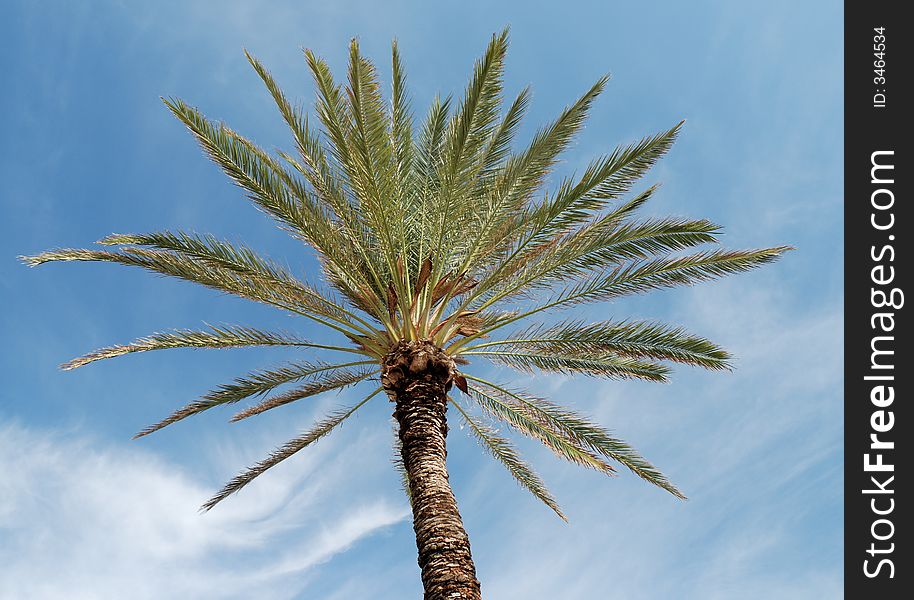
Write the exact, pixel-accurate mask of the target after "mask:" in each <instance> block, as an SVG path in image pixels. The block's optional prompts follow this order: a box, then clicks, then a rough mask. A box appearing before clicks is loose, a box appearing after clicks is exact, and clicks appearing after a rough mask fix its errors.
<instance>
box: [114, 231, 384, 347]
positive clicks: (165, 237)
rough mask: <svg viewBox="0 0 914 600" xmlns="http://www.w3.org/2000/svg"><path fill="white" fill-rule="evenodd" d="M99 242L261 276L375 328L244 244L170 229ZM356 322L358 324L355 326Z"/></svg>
mask: <svg viewBox="0 0 914 600" xmlns="http://www.w3.org/2000/svg"><path fill="white" fill-rule="evenodd" d="M99 243H100V244H103V245H107V246H113V245H121V246H124V245H134V246H146V247H151V248H154V249H157V250H163V251H168V252H174V253H177V254H179V255H181V256H184V257H187V258H190V259H197V260H199V261H201V262H202V263H203V264H206V265H211V266H212V267H213V268H215V269H228V270H230V271H233V272H235V273H237V274H239V275H241V276H242V277H248V278H253V279H261V280H262V281H263V282H264V283H266V284H269V285H270V286H271V287H273V288H274V289H276V290H278V291H281V292H282V294H283V295H285V296H288V297H289V298H295V299H296V303H297V304H298V305H299V306H300V307H301V308H303V309H305V310H307V311H309V312H312V313H314V314H315V315H319V316H322V317H325V318H328V319H332V320H334V321H335V322H337V323H339V324H341V325H345V326H347V327H350V328H353V329H356V330H357V331H359V332H360V333H362V334H364V335H372V334H373V333H375V330H374V329H373V328H372V326H371V325H370V324H369V323H367V322H366V321H365V320H363V319H362V318H360V317H359V316H358V315H356V314H354V313H353V312H352V311H350V310H348V309H347V308H345V307H344V306H343V304H342V302H340V301H339V300H336V299H334V298H332V297H331V296H330V295H329V294H328V293H327V292H325V291H322V290H318V289H316V288H314V287H312V286H310V285H308V284H306V283H305V282H303V281H300V280H299V279H297V278H295V277H294V276H293V275H292V274H291V273H289V272H288V271H287V270H286V269H284V268H282V267H280V266H279V265H277V264H275V263H273V262H271V261H270V260H268V259H266V258H263V257H261V256H259V255H258V254H257V253H256V252H254V251H253V250H251V249H250V248H248V247H246V246H236V245H232V244H230V243H228V242H226V241H222V240H218V239H216V238H215V237H213V236H211V235H198V234H191V233H185V232H178V233H172V232H169V231H164V232H157V233H146V234H114V235H110V236H108V237H106V238H104V239H102V240H100V241H99ZM356 323H358V325H356Z"/></svg>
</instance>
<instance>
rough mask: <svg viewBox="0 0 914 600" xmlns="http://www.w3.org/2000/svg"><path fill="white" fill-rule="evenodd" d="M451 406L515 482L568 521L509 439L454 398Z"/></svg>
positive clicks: (451, 399) (543, 484) (480, 443)
mask: <svg viewBox="0 0 914 600" xmlns="http://www.w3.org/2000/svg"><path fill="white" fill-rule="evenodd" d="M448 399H449V400H450V401H451V404H453V405H454V407H455V408H456V409H457V410H458V411H459V412H460V415H461V416H462V417H463V420H464V422H466V424H467V426H468V427H469V428H470V431H471V432H472V433H473V437H475V438H476V441H477V442H479V445H480V446H482V447H483V448H485V449H486V451H487V452H488V453H489V454H490V455H491V456H492V458H495V459H497V460H498V461H499V462H500V463H502V464H503V465H504V466H505V468H506V469H508V472H509V473H511V475H512V476H513V477H514V479H515V480H517V482H518V483H519V484H520V485H521V487H523V488H525V489H526V490H527V491H528V492H530V493H531V494H533V495H534V496H536V497H537V498H539V499H540V500H541V501H542V502H543V503H544V504H545V505H546V506H548V507H549V508H551V509H552V510H553V511H555V514H557V515H558V516H559V518H561V519H562V520H563V521H568V519H567V518H566V517H565V515H564V514H562V509H561V508H559V505H558V503H557V502H556V500H555V498H554V497H553V496H552V493H551V492H550V491H549V490H548V489H547V488H546V484H545V483H543V480H542V479H540V477H539V475H537V474H536V472H535V471H533V469H531V468H530V466H529V465H528V464H527V463H526V462H524V460H523V459H522V458H521V457H520V454H518V452H517V449H516V448H515V447H514V446H513V445H512V444H511V442H509V441H508V440H507V439H505V438H503V437H501V436H499V435H498V434H497V433H496V432H495V431H494V430H493V429H492V428H491V427H488V426H486V425H484V424H483V423H480V422H478V421H477V420H475V419H474V418H473V417H472V416H471V415H470V414H469V413H467V411H465V410H464V409H463V407H462V406H460V404H458V403H457V402H456V401H455V400H454V399H453V398H448Z"/></svg>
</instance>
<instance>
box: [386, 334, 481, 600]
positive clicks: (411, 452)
mask: <svg viewBox="0 0 914 600" xmlns="http://www.w3.org/2000/svg"><path fill="white" fill-rule="evenodd" d="M454 372H455V370H454V362H453V361H452V360H451V359H450V357H448V356H447V355H446V354H445V353H444V352H442V351H441V350H440V349H439V348H437V347H435V346H434V344H432V343H431V342H427V341H419V342H401V343H400V344H399V345H398V346H397V347H396V348H394V350H392V351H391V352H390V354H388V355H387V357H386V358H385V361H384V366H383V368H382V372H381V382H382V384H383V385H384V388H385V390H386V391H387V393H388V396H389V397H390V399H391V400H392V401H393V402H394V403H395V404H396V408H395V410H394V418H395V419H396V420H397V423H398V424H399V436H400V443H401V453H402V457H403V464H404V466H405V468H406V473H407V476H408V479H409V491H410V500H411V503H412V509H413V529H414V530H415V532H416V546H417V547H418V549H419V567H420V568H421V569H422V584H423V586H424V588H425V596H424V597H425V600H454V599H457V598H459V599H468V600H479V599H480V598H481V596H480V591H479V581H478V580H477V579H476V567H475V566H474V565H473V558H472V556H471V555H470V540H469V538H468V537H467V533H466V531H465V530H464V528H463V521H462V520H461V519H460V513H459V512H458V511H457V501H456V500H455V499H454V493H453V492H452V491H451V486H450V484H449V483H448V474H447V464H446V461H445V459H446V457H447V449H446V446H445V438H446V437H447V420H446V416H445V411H446V409H447V392H448V390H449V389H450V387H451V381H452V378H453V375H454Z"/></svg>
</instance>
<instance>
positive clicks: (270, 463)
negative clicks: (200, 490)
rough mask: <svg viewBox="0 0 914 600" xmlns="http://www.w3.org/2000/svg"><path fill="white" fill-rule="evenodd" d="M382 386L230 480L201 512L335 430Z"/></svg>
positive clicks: (322, 420) (332, 414)
mask: <svg viewBox="0 0 914 600" xmlns="http://www.w3.org/2000/svg"><path fill="white" fill-rule="evenodd" d="M381 389H382V388H380V387H379V388H378V389H376V390H375V391H374V392H372V393H371V394H369V395H368V396H367V397H365V398H364V399H363V400H361V401H360V402H358V403H357V404H355V405H354V406H352V407H350V408H343V409H339V410H335V411H333V412H331V413H330V414H328V415H327V416H326V417H325V418H323V419H321V420H320V421H318V422H317V423H315V424H314V426H312V427H311V429H309V430H308V431H306V432H305V433H303V434H302V435H300V436H298V437H296V438H293V439H291V440H289V441H288V442H286V443H285V444H283V445H282V446H280V447H279V448H277V449H276V450H274V451H273V452H272V453H271V454H270V455H269V456H267V457H266V458H265V459H263V460H261V461H260V462H258V463H257V464H255V465H253V466H252V467H250V468H249V469H247V470H245V471H243V472H242V473H240V474H238V475H237V476H235V477H234V478H232V480H231V481H229V482H228V483H227V484H225V486H224V487H223V488H222V489H221V490H220V491H219V493H217V494H216V495H215V496H213V497H212V498H210V499H209V500H208V501H207V502H206V503H204V504H203V506H201V507H200V512H208V511H209V510H211V509H212V508H213V507H214V506H216V505H217V504H219V503H220V502H222V501H223V500H225V499H226V498H228V497H229V496H231V495H232V494H234V493H236V492H238V491H239V490H241V488H243V487H244V486H246V485H248V484H249V483H251V481H253V480H254V479H255V478H257V477H259V476H260V475H262V474H263V473H265V472H266V471H267V470H269V469H270V468H272V467H275V466H276V465H278V464H279V463H281V462H282V461H284V460H286V459H287V458H289V457H290V456H292V455H293V454H295V453H297V452H298V451H300V450H303V449H304V448H306V447H308V446H310V445H311V444H313V443H315V442H317V441H318V440H320V439H321V438H323V437H324V436H326V435H327V434H328V433H330V432H331V431H333V430H334V429H335V428H336V427H337V426H338V425H339V424H340V423H342V422H343V421H345V420H346V419H347V418H349V417H350V416H351V415H352V414H353V413H354V412H355V411H357V410H358V409H359V408H361V407H362V406H364V405H365V403H367V402H368V401H369V400H371V399H372V398H373V397H374V396H376V395H377V394H378V393H380V391H381Z"/></svg>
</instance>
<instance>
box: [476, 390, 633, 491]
mask: <svg viewBox="0 0 914 600" xmlns="http://www.w3.org/2000/svg"><path fill="white" fill-rule="evenodd" d="M466 378H467V379H470V380H473V381H476V382H479V383H482V385H485V386H486V387H487V388H488V389H483V388H481V387H480V386H476V385H474V386H468V390H469V393H470V396H471V397H472V398H473V400H474V401H475V402H476V403H477V404H478V405H479V406H480V408H482V409H483V410H484V411H486V412H487V413H489V414H490V415H492V416H493V417H495V418H497V419H499V420H501V421H504V422H505V423H507V424H508V425H510V426H511V427H512V428H514V429H515V430H516V431H517V432H518V433H521V434H523V435H526V436H528V437H530V438H533V439H535V440H537V441H539V442H540V443H542V444H543V445H544V446H546V447H547V448H549V449H550V450H551V451H552V452H553V453H554V454H555V455H556V456H559V457H560V458H564V459H565V460H567V461H569V462H572V463H574V464H577V465H580V466H582V467H587V468H589V469H593V470H595V471H597V472H599V473H603V474H604V475H613V474H614V473H615V469H613V467H612V466H611V465H609V464H607V463H606V462H605V461H604V460H603V459H601V458H600V457H599V456H597V455H595V454H594V453H593V452H592V451H590V450H589V449H587V448H585V447H584V446H582V445H581V444H580V443H578V442H577V441H576V440H574V439H573V438H571V437H569V436H568V435H567V434H566V433H565V432H563V431H561V430H558V429H556V428H555V427H553V426H552V424H549V423H547V422H545V421H544V420H543V419H541V418H538V417H537V416H535V415H533V414H532V413H531V411H530V410H529V409H528V408H527V407H526V406H524V405H523V404H518V403H516V402H515V401H514V398H513V397H512V396H510V395H507V394H505V393H503V392H501V391H499V390H497V389H495V388H492V387H491V385H489V384H488V383H487V382H483V381H482V380H480V379H479V378H476V377H473V376H470V375H466Z"/></svg>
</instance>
